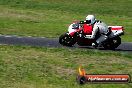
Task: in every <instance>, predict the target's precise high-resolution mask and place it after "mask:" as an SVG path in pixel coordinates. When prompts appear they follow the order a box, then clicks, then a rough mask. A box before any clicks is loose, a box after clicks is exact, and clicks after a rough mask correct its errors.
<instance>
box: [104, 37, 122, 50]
mask: <svg viewBox="0 0 132 88" xmlns="http://www.w3.org/2000/svg"><path fill="white" fill-rule="evenodd" d="M120 44H121V38H120V37H119V36H118V37H115V38H112V39H110V40H109V41H107V42H105V43H104V44H103V47H104V49H109V50H114V49H115V48H117V47H118V46H119V45H120Z"/></svg>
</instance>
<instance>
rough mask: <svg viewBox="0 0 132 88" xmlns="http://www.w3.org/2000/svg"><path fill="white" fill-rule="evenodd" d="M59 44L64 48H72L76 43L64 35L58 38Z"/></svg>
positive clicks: (70, 37) (72, 38)
mask: <svg viewBox="0 0 132 88" xmlns="http://www.w3.org/2000/svg"><path fill="white" fill-rule="evenodd" d="M59 43H60V44H61V45H64V46H73V45H74V44H75V43H76V40H75V39H74V37H72V36H70V35H68V34H67V33H65V34H62V35H61V36H60V37H59Z"/></svg>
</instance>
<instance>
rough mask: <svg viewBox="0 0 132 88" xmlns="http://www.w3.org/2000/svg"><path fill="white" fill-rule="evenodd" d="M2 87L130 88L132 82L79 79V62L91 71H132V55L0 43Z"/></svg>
mask: <svg viewBox="0 0 132 88" xmlns="http://www.w3.org/2000/svg"><path fill="white" fill-rule="evenodd" d="M0 53H1V54H0V83H1V85H0V88H106V87H107V88H131V87H132V84H86V85H83V86H81V85H79V84H77V82H76V76H77V68H78V67H79V65H80V64H82V65H83V67H84V68H85V69H86V71H87V73H88V74H130V75H132V70H131V67H132V64H131V61H132V55H131V54H129V53H125V52H124V53H123V52H122V53H119V52H110V51H108V52H103V51H102V52H98V51H96V50H87V49H74V50H73V49H68V48H67V49H66V48H42V47H24V46H0Z"/></svg>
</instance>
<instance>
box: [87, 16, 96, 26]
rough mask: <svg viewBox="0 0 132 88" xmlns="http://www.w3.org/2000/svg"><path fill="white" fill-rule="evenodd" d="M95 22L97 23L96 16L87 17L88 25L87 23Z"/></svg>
mask: <svg viewBox="0 0 132 88" xmlns="http://www.w3.org/2000/svg"><path fill="white" fill-rule="evenodd" d="M94 22H95V17H94V15H88V16H87V17H86V23H87V24H94Z"/></svg>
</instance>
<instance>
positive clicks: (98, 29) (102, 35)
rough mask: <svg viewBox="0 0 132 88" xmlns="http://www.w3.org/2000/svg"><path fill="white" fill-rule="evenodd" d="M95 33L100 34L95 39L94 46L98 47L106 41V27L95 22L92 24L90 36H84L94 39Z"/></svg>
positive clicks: (101, 23)
mask: <svg viewBox="0 0 132 88" xmlns="http://www.w3.org/2000/svg"><path fill="white" fill-rule="evenodd" d="M97 32H98V33H99V34H100V37H99V38H97V40H96V44H98V45H100V44H101V43H102V42H104V41H105V40H107V39H108V35H107V34H108V33H109V29H108V26H107V25H106V24H105V23H103V22H101V21H96V22H95V23H94V24H93V30H92V34H91V35H86V36H85V38H88V39H94V38H95V36H96V34H97Z"/></svg>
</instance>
